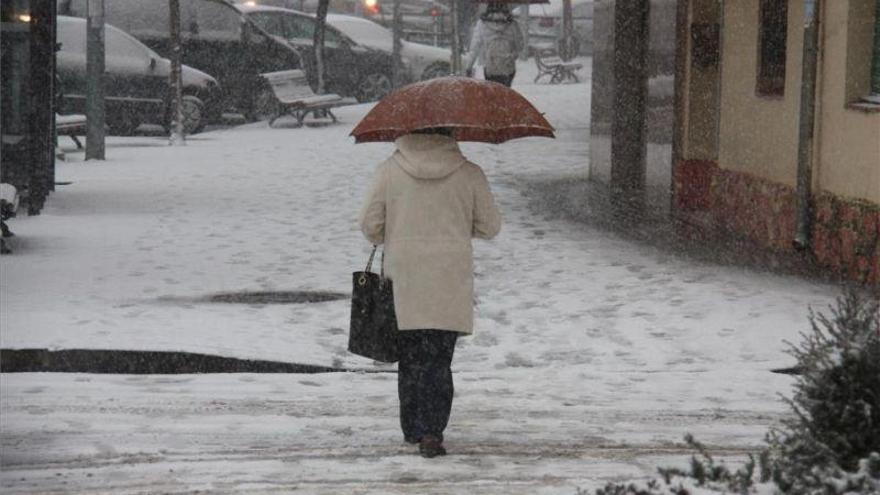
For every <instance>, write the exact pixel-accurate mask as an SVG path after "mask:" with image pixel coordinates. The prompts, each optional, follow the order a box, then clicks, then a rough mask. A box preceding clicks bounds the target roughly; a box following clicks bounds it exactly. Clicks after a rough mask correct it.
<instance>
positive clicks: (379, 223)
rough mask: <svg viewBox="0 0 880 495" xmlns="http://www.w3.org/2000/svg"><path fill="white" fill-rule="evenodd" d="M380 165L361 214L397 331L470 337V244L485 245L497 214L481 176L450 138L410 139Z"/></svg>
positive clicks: (498, 226) (496, 227)
mask: <svg viewBox="0 0 880 495" xmlns="http://www.w3.org/2000/svg"><path fill="white" fill-rule="evenodd" d="M395 144H396V145H397V151H395V152H394V154H393V155H392V156H391V157H390V158H389V159H387V160H386V161H385V162H383V163H382V164H381V165H380V166H379V168H378V170H377V172H376V177H375V180H374V183H373V185H372V187H371V188H370V191H369V192H368V194H367V197H366V201H365V202H364V206H363V208H362V210H361V213H360V225H361V230H362V231H363V233H364V235H365V236H366V237H367V239H369V240H370V242H372V243H374V244H382V243H384V249H385V274H386V276H387V277H389V278H390V279H391V280H392V281H393V288H394V308H395V311H396V313H397V325H398V328H399V329H400V330H417V329H437V330H452V331H456V332H461V333H465V334H469V333H471V332H472V331H473V319H474V316H473V286H474V280H473V252H472V247H471V238H473V237H478V238H482V239H491V238H492V237H495V235H497V234H498V231H499V230H500V229H501V214H500V212H499V211H498V208H497V206H496V205H495V199H494V197H493V195H492V192H491V190H490V189H489V182H488V181H487V180H486V176H485V175H484V174H483V170H482V169H481V168H480V167H479V166H477V165H475V164H473V163H471V162H469V161H467V159H466V158H465V157H464V156H463V155H462V154H461V151H460V150H459V148H458V143H456V142H455V140H453V139H452V138H449V137H446V136H441V135H436V134H408V135H405V136H403V137H400V138H398V139H397V141H395Z"/></svg>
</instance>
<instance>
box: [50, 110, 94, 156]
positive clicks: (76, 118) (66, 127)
mask: <svg viewBox="0 0 880 495" xmlns="http://www.w3.org/2000/svg"><path fill="white" fill-rule="evenodd" d="M85 133H86V116H85V115H81V114H78V113H73V114H70V115H59V114H57V113H56V114H55V134H57V135H59V136H70V139H73V142H74V143H75V144H76V148H77V149H80V150H81V149H83V144H82V142H81V141H80V140H79V138H78V137H77V136H83V135H85Z"/></svg>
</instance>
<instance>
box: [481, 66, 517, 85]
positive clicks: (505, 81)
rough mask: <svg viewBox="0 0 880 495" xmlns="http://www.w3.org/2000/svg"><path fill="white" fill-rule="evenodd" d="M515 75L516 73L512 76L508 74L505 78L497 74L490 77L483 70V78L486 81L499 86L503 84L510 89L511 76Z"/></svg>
mask: <svg viewBox="0 0 880 495" xmlns="http://www.w3.org/2000/svg"><path fill="white" fill-rule="evenodd" d="M515 75H516V72H514V73H513V74H508V75H506V76H501V75H498V74H494V75H490V74H486V71H485V70H483V77H484V78H486V80H487V81H492V82H497V83H499V84H503V85H505V86H507V87H508V88H509V87H510V85H511V84H513V76H515Z"/></svg>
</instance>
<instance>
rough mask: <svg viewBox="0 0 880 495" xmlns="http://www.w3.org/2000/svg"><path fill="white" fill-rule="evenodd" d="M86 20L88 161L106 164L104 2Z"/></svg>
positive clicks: (97, 1)
mask: <svg viewBox="0 0 880 495" xmlns="http://www.w3.org/2000/svg"><path fill="white" fill-rule="evenodd" d="M86 18H87V19H86V33H87V34H86V74H87V78H86V160H103V159H104V123H105V112H104V0H89V2H88V4H86Z"/></svg>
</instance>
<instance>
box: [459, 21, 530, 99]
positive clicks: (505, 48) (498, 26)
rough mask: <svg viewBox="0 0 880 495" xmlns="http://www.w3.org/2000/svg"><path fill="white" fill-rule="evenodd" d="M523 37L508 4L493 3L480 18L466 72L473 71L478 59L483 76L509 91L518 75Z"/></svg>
mask: <svg viewBox="0 0 880 495" xmlns="http://www.w3.org/2000/svg"><path fill="white" fill-rule="evenodd" d="M523 44H524V42H523V35H522V31H521V30H520V29H519V24H517V22H516V21H515V20H514V18H513V14H511V13H510V9H509V8H508V7H507V4H505V3H490V4H489V5H488V7H487V8H486V12H485V13H484V14H483V15H481V16H480V19H479V20H478V21H477V24H476V25H475V26H474V31H473V34H472V35H471V44H470V48H469V50H468V61H467V72H468V74H470V73H471V72H472V71H473V66H474V63H475V62H476V61H477V59H478V58H479V60H480V64H482V66H483V77H485V78H486V80H487V81H494V82H497V83H501V84H503V85H505V86H507V87H508V88H509V87H510V85H511V84H512V83H513V77H514V76H515V75H516V58H517V57H518V56H519V54H520V52H521V51H522V50H523Z"/></svg>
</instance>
